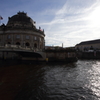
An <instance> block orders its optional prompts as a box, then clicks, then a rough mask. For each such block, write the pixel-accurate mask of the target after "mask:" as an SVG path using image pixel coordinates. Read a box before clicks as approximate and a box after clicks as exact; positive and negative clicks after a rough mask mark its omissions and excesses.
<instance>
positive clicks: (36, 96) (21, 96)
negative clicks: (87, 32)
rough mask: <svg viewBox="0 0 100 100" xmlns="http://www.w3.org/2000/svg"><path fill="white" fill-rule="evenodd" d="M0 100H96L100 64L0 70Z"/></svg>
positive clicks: (81, 62)
mask: <svg viewBox="0 0 100 100" xmlns="http://www.w3.org/2000/svg"><path fill="white" fill-rule="evenodd" d="M0 97H1V99H0V100H100V61H99V60H79V61H78V62H76V63H69V64H65V63H64V64H63V63H62V64H61V63H58V64H57V63H56V64H44V63H43V64H41V63H40V64H18V65H9V66H8V65H2V66H1V67H0Z"/></svg>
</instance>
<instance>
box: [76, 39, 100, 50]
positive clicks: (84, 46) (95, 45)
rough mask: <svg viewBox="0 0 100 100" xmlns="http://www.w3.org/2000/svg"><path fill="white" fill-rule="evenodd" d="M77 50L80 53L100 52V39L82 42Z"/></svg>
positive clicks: (77, 46)
mask: <svg viewBox="0 0 100 100" xmlns="http://www.w3.org/2000/svg"><path fill="white" fill-rule="evenodd" d="M75 48H76V49H77V50H80V51H88V50H100V39H97V40H91V41H84V42H81V43H79V44H77V45H76V46H75Z"/></svg>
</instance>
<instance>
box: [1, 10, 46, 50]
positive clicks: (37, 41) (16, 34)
mask: <svg viewBox="0 0 100 100" xmlns="http://www.w3.org/2000/svg"><path fill="white" fill-rule="evenodd" d="M35 24H36V22H35V21H33V20H32V19H31V18H30V17H29V16H27V13H24V12H18V13H17V14H16V15H14V16H12V17H8V22H7V24H6V25H4V24H3V25H1V26H0V46H9V45H13V46H19V47H23V48H31V50H37V51H43V50H44V48H45V40H44V37H45V34H44V30H41V28H40V27H39V29H37V28H36V26H35Z"/></svg>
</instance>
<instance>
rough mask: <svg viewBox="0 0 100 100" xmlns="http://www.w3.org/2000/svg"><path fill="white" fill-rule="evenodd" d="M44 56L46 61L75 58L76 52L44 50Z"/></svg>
mask: <svg viewBox="0 0 100 100" xmlns="http://www.w3.org/2000/svg"><path fill="white" fill-rule="evenodd" d="M46 58H48V61H66V60H68V59H70V60H71V59H73V60H75V59H76V53H75V52H74V51H73V52H66V51H46Z"/></svg>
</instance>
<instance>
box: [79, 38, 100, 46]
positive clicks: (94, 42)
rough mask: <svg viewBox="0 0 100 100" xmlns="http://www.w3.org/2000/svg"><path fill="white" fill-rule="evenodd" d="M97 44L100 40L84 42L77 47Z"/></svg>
mask: <svg viewBox="0 0 100 100" xmlns="http://www.w3.org/2000/svg"><path fill="white" fill-rule="evenodd" d="M97 43H100V39H97V40H91V41H84V42H81V43H79V44H78V45H87V44H97Z"/></svg>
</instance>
